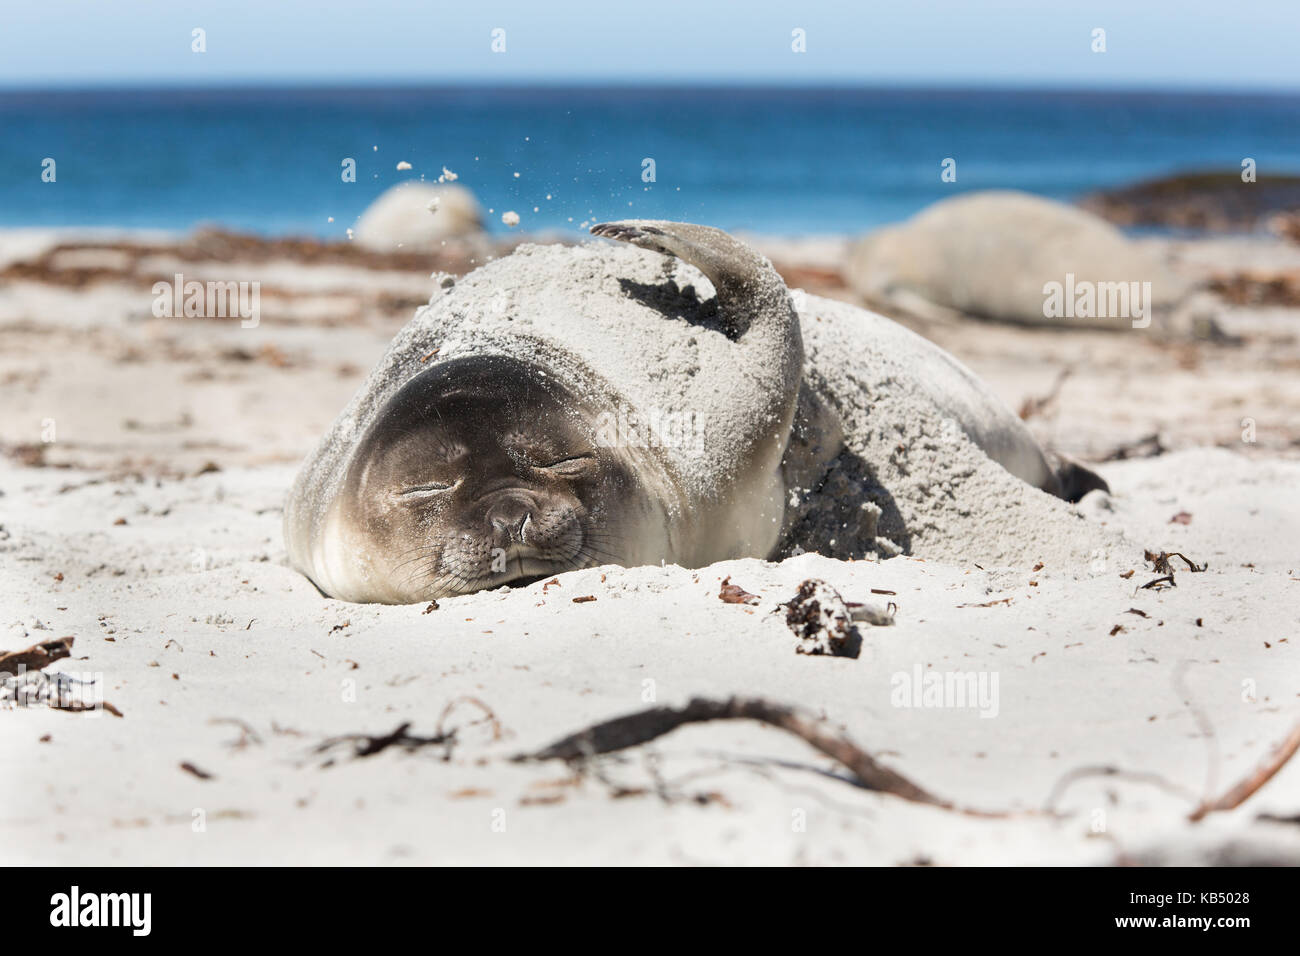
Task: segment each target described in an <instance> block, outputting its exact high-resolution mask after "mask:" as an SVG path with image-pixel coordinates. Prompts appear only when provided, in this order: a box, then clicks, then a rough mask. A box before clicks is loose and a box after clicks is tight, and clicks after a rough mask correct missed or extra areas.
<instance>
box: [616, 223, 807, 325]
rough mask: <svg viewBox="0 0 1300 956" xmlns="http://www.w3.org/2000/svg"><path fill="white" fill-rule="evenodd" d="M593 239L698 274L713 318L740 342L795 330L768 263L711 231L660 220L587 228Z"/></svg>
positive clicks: (787, 303)
mask: <svg viewBox="0 0 1300 956" xmlns="http://www.w3.org/2000/svg"><path fill="white" fill-rule="evenodd" d="M591 234H592V235H593V236H601V237H603V238H605V239H616V240H618V241H619V242H626V243H629V244H630V245H634V246H637V247H639V248H641V249H649V250H651V251H652V252H658V253H661V254H663V255H666V256H676V257H677V258H678V259H681V260H682V261H683V262H689V263H690V264H691V265H693V266H695V268H697V269H699V270H700V271H701V272H703V273H704V275H705V276H706V277H707V278H708V280H709V281H710V282H712V283H713V288H714V290H715V291H716V292H717V294H718V315H719V317H720V318H721V319H722V320H723V321H724V322H725V323H726V324H727V326H728V327H729V328H731V329H732V330H734V331H735V333H736V337H737V338H739V337H740V336H743V335H744V334H745V333H746V332H748V331H749V330H750V329H751V328H757V327H760V326H762V327H766V328H769V329H775V330H780V331H782V332H784V333H785V334H787V335H788V334H789V330H790V329H794V330H795V332H796V334H797V330H798V320H797V318H796V317H795V314H794V308H793V306H792V305H791V303H790V292H789V290H788V289H786V287H785V282H784V281H783V280H782V279H781V276H780V275H779V274H778V273H777V271H776V270H775V269H774V268H772V263H770V262H768V261H767V260H766V259H765V258H763V257H762V256H760V255H759V254H758V253H757V252H755V251H754V250H753V249H751V248H749V246H747V245H745V244H744V243H743V242H741V241H740V240H739V239H736V238H734V237H733V236H730V235H728V234H727V233H725V232H723V231H722V230H721V229H715V228H713V227H712V226H700V225H696V224H695V223H690V222H670V221H668V220H664V219H624V220H621V221H619V222H602V223H598V224H597V225H594V226H592V227H591Z"/></svg>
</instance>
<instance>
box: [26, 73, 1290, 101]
mask: <svg viewBox="0 0 1300 956" xmlns="http://www.w3.org/2000/svg"><path fill="white" fill-rule="evenodd" d="M461 91H464V92H476V93H484V92H486V93H494V92H501V93H511V94H520V93H528V92H538V93H566V92H573V93H601V92H619V91H636V92H642V93H644V92H658V91H662V92H679V91H698V92H705V93H709V92H743V93H801V92H807V93H861V94H873V93H879V94H902V95H931V96H933V95H948V96H962V95H967V96H981V95H1000V96H1035V95H1038V96H1075V97H1088V96H1097V97H1162V98H1164V97H1167V98H1177V99H1206V98H1221V99H1232V100H1243V99H1244V100H1252V99H1260V98H1268V99H1283V100H1285V99H1300V86H1296V87H1284V86H1263V87H1258V88H1247V87H1245V86H1206V87H1199V86H1196V87H1193V86H1170V85H1163V84H1159V83H1150V84H1146V83H1124V82H1118V83H1103V84H1092V85H1080V84H1077V83H1069V82H1061V83H1052V82H1041V81H1036V82H1033V83H1017V82H1013V81H991V82H990V81H970V82H959V81H952V82H937V83H919V82H913V81H889V80H883V79H871V80H853V79H847V78H845V79H833V78H823V79H818V80H807V81H798V80H796V81H784V82H774V81H770V80H759V79H744V78H737V79H726V78H716V77H700V78H681V79H665V78H636V77H617V78H611V79H596V78H587V77H567V78H566V77H557V78H555V79H544V80H538V79H533V78H528V77H519V78H507V79H501V80H491V81H488V80H482V79H463V80H461V79H428V80H411V79H400V78H392V79H384V78H355V79H349V80H339V79H337V78H334V77H330V78H324V77H321V78H294V79H288V78H260V79H233V78H230V79H213V78H204V79H203V80H198V81H179V82H178V81H175V80H154V79H145V78H141V79H127V80H119V79H114V80H111V81H104V82H96V81H75V82H69V83H36V84H26V83H23V84H13V83H6V82H0V97H14V96H43V95H49V96H76V95H102V94H109V93H147V94H169V93H175V94H222V93H257V92H273V93H330V92H338V93H371V92H378V93H455V92H461Z"/></svg>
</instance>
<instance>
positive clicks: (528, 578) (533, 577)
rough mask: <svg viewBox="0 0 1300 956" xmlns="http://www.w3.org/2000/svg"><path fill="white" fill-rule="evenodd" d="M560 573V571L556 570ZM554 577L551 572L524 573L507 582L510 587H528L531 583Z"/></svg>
mask: <svg viewBox="0 0 1300 956" xmlns="http://www.w3.org/2000/svg"><path fill="white" fill-rule="evenodd" d="M556 573H557V574H558V573H559V572H558V571H557V572H556ZM550 577H554V575H551V574H524V575H521V576H519V577H517V578H512V579H511V580H509V581H507V582H506V587H508V588H526V587H529V586H530V585H533V584H537V583H538V582H539V581H545V580H546V579H547V578H550Z"/></svg>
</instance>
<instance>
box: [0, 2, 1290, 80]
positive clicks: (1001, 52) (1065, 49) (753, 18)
mask: <svg viewBox="0 0 1300 956" xmlns="http://www.w3.org/2000/svg"><path fill="white" fill-rule="evenodd" d="M194 27H202V28H204V29H205V30H206V31H207V52H206V53H203V54H195V53H192V52H191V51H190V31H191V30H192V29H193V28H194ZM496 27H500V28H503V29H504V30H505V31H506V52H505V53H501V54H494V53H492V52H491V51H490V42H491V31H492V30H493V28H496ZM796 27H799V28H802V29H804V30H805V31H806V33H807V52H806V53H803V54H795V53H793V52H791V49H790V37H791V30H793V29H794V28H796ZM1095 27H1102V28H1104V29H1105V30H1106V41H1107V52H1106V53H1104V54H1094V53H1093V52H1092V51H1091V49H1090V45H1091V32H1092V30H1093V28H1095ZM529 80H541V81H546V82H563V81H580V82H597V83H601V82H634V81H659V82H674V83H676V82H691V81H706V82H766V83H773V84H786V83H834V82H848V83H871V84H890V83H899V84H906V85H922V86H925V85H936V86H941V85H943V86H946V85H965V84H979V85H1014V86H1039V85H1046V86H1072V87H1159V88H1194V89H1232V90H1241V91H1245V92H1249V91H1252V90H1277V89H1282V90H1300V0H1248V2H1242V3H1235V4H1234V3H1225V2H1224V0H1182V2H1177V0H1092V2H1087V3H1074V2H1057V0H987V2H980V0H915V2H914V0H885V2H877V0H858V2H853V0H846V2H840V3H833V2H816V0H811V2H799V0H784V2H772V0H689V2H679V0H643V2H635V0H631V2H629V0H605V2H600V3H594V2H586V3H583V2H575V0H531V2H478V0H460V2H457V3H445V2H417V0H310V2H308V0H213V2H188V0H32V2H27V0H5V2H4V3H3V10H2V11H0V86H4V87H13V86H25V87H33V86H36V87H40V86H84V85H97V84H132V85H133V84H138V83H147V84H161V85H168V86H171V85H224V84H228V83H240V84H249V83H258V82H264V81H265V82H273V83H296V82H304V83H312V82H329V83H337V84H345V83H354V82H399V83H425V82H427V83H446V82H465V83H518V82H526V81H529Z"/></svg>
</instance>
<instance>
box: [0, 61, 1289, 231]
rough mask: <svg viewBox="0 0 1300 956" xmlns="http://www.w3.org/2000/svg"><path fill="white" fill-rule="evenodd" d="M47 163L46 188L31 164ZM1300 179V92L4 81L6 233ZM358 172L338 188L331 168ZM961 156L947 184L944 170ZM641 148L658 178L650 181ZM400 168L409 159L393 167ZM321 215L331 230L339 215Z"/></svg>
mask: <svg viewBox="0 0 1300 956" xmlns="http://www.w3.org/2000/svg"><path fill="white" fill-rule="evenodd" d="M47 157H48V158H51V159H54V160H55V163H56V166H55V174H56V179H55V182H53V183H49V182H43V181H42V176H41V173H42V168H43V167H42V163H43V160H45V159H46V158H47ZM1244 157H1251V158H1253V159H1255V160H1256V163H1257V164H1258V170H1259V176H1260V178H1261V180H1262V179H1263V178H1265V177H1267V176H1268V175H1269V174H1270V173H1280V172H1287V173H1296V172H1300V96H1288V95H1259V96H1241V95H1206V94H1172V93H1169V94H1166V93H1118V92H1087V93H1081V92H1025V91H1015V92H1009V91H976V90H962V91H922V90H897V89H788V88H787V89H758V88H709V89H705V88H655V89H648V88H605V89H596V88H522V87H519V88H508V89H495V88H493V89H489V88H469V87H456V88H437V89H422V88H402V89H381V88H352V89H323V88H316V89H226V90H156V91H154V90H140V89H135V90H96V91H93V92H71V91H60V92H31V91H24V92H0V227H12V226H70V225H90V226H111V227H150V228H164V229H176V230H184V229H189V228H192V227H194V226H196V225H200V224H207V225H220V226H224V227H226V228H231V229H237V230H243V231H250V232H255V233H260V234H267V235H275V234H297V235H311V236H317V237H333V238H343V237H344V235H345V231H346V229H347V227H349V226H350V225H352V224H353V223H354V222H355V220H356V218H357V216H359V215H360V214H361V212H362V211H363V210H364V209H365V207H366V206H367V204H368V203H370V201H371V200H372V199H374V198H375V197H376V196H377V195H378V194H379V193H380V192H382V191H383V190H384V189H386V188H387V187H389V186H391V185H393V184H395V183H397V182H401V181H403V180H405V179H418V178H421V177H423V178H426V179H430V180H436V179H437V178H438V176H439V175H440V174H441V173H442V170H443V168H444V167H446V168H447V169H450V170H452V171H454V172H455V173H456V174H457V176H458V177H459V182H460V183H462V184H464V185H466V186H468V187H469V188H470V189H472V190H473V191H474V192H475V193H476V194H477V195H478V197H479V199H480V201H481V202H482V204H483V206H484V207H485V209H489V208H490V209H492V210H493V214H492V215H491V216H490V217H489V220H490V222H491V224H492V228H493V229H494V231H498V232H504V231H506V227H505V226H503V225H502V224H501V219H500V216H501V213H503V212H504V211H506V210H512V211H514V212H517V213H518V214H519V216H520V218H521V220H522V223H521V228H523V229H525V230H527V231H543V230H562V231H574V232H576V231H577V230H578V229H579V227H580V225H581V224H582V223H584V222H589V221H599V220H603V219H613V218H626V217H632V216H641V217H654V218H671V219H682V220H694V221H701V222H708V223H712V224H715V225H718V226H722V227H724V228H727V229H743V230H751V231H756V232H765V233H775V234H786V235H801V234H824V233H853V232H860V231H862V230H864V229H867V228H869V227H872V226H875V225H878V224H881V223H884V222H888V221H893V220H897V219H901V218H904V217H906V216H908V215H910V214H912V213H914V212H916V211H917V210H919V209H921V208H922V207H924V206H926V205H928V204H929V203H931V202H934V201H935V200H937V199H940V198H943V197H945V196H950V195H952V194H953V193H954V192H957V191H963V190H973V189H988V188H993V187H1009V188H1017V189H1025V190H1029V191H1032V192H1036V193H1041V194H1043V195H1047V196H1051V197H1056V198H1063V199H1069V198H1073V197H1077V196H1079V195H1081V194H1083V193H1086V192H1089V191H1091V190H1094V189H1098V188H1101V187H1108V186H1116V185H1121V184H1126V183H1129V182H1132V181H1134V180H1138V179H1142V178H1147V177H1152V176H1160V175H1166V174H1170V173H1174V172H1179V171H1188V170H1204V169H1220V170H1225V169H1229V170H1230V169H1238V168H1239V167H1240V164H1241V161H1242V159H1243V158H1244ZM347 158H352V159H354V160H355V161H356V169H357V175H356V181H355V182H344V181H343V178H342V176H341V172H342V164H343V161H344V160H345V159H347ZM949 158H951V159H952V160H954V161H955V172H956V181H955V182H944V181H942V179H941V175H940V174H941V172H942V164H943V161H944V160H945V159H949ZM646 160H653V174H654V175H653V181H646V179H645V178H643V177H645V176H648V174H649V169H650V167H649V165H648V164H647V163H646ZM399 162H402V163H410V164H411V169H410V170H404V171H399V170H398V169H397V168H396V167H397V164H398V163H399ZM331 217H332V218H333V221H332V222H331V221H330V219H331Z"/></svg>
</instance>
